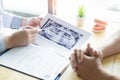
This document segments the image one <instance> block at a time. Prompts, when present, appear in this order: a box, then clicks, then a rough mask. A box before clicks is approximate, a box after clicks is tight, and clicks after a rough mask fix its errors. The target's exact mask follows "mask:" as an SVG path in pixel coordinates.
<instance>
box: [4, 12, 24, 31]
mask: <svg viewBox="0 0 120 80" xmlns="http://www.w3.org/2000/svg"><path fill="white" fill-rule="evenodd" d="M2 18H3V19H2V20H3V25H4V27H6V28H12V29H18V28H20V27H21V26H22V17H19V16H16V15H14V14H10V13H7V12H4V13H3V15H2Z"/></svg>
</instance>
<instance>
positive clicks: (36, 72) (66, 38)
mask: <svg viewBox="0 0 120 80" xmlns="http://www.w3.org/2000/svg"><path fill="white" fill-rule="evenodd" d="M51 24H52V26H49V28H47V26H48V25H51ZM42 25H43V26H42V31H41V32H40V33H39V35H38V37H37V39H36V41H35V43H34V44H30V45H29V46H25V47H18V48H13V49H11V50H9V51H8V52H6V53H5V54H3V55H2V56H0V64H2V65H5V66H8V67H10V68H13V69H16V70H18V71H21V72H24V73H27V74H29V75H32V76H35V77H38V78H42V79H45V80H54V79H55V77H56V76H57V75H58V74H59V73H60V72H61V71H62V70H63V69H64V68H65V67H66V66H67V65H68V63H69V60H68V58H69V56H70V54H71V53H72V50H73V49H74V48H80V47H81V46H83V44H84V43H85V42H86V41H87V40H88V38H89V37H90V35H91V34H90V33H88V32H86V31H84V30H80V29H79V28H77V27H75V26H73V25H70V24H68V23H66V22H64V21H62V20H60V19H58V18H56V17H54V16H52V15H50V14H48V15H47V16H46V17H45V19H44V20H43V24H42ZM54 25H56V26H54ZM59 25H60V26H59ZM56 30H57V31H56ZM75 34H76V35H75ZM46 35H47V36H46Z"/></svg>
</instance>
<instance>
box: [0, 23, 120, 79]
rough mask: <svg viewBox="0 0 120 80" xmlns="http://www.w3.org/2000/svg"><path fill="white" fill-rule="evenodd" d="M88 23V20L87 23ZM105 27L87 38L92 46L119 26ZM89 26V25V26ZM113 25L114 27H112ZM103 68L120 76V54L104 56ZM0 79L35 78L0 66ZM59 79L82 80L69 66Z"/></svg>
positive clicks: (90, 29) (87, 26) (87, 27)
mask: <svg viewBox="0 0 120 80" xmlns="http://www.w3.org/2000/svg"><path fill="white" fill-rule="evenodd" d="M87 24H89V22H88V23H87ZM87 24H85V26H84V27H82V28H83V29H86V30H88V31H90V32H92V26H91V25H87ZM113 25H114V26H113ZM113 25H110V26H108V27H107V29H106V31H105V32H103V33H93V32H92V34H93V36H92V37H91V39H90V40H89V42H90V43H92V45H93V47H96V44H98V45H99V44H101V43H102V41H103V40H104V39H106V38H107V37H108V36H109V35H111V34H112V33H113V32H114V31H115V30H117V29H118V28H119V25H116V26H115V24H113ZM90 26H91V27H90ZM113 27H114V28H113ZM102 63H103V66H104V68H105V69H106V70H107V71H108V72H110V73H113V74H115V75H119V76H120V74H119V73H120V54H116V55H113V56H110V57H108V58H105V59H104V60H103V61H102ZM0 80H37V79H34V78H32V77H30V76H26V75H24V74H21V73H18V72H15V71H12V70H10V69H7V68H4V67H1V66H0ZM60 80H82V79H80V78H78V77H77V76H76V74H75V72H73V70H72V69H71V66H69V67H68V68H67V70H66V71H65V72H64V74H63V75H62V76H61V78H60Z"/></svg>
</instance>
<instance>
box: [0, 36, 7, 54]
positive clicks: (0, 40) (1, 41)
mask: <svg viewBox="0 0 120 80" xmlns="http://www.w3.org/2000/svg"><path fill="white" fill-rule="evenodd" d="M5 49H6V48H5V43H4V39H3V38H0V55H1V54H2V52H4V51H5Z"/></svg>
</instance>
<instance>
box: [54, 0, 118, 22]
mask: <svg viewBox="0 0 120 80" xmlns="http://www.w3.org/2000/svg"><path fill="white" fill-rule="evenodd" d="M116 4H117V6H116ZM81 5H84V6H85V15H86V17H87V18H89V19H94V18H99V19H103V20H106V21H110V20H111V21H115V20H116V21H120V0H56V14H57V15H60V17H61V16H63V17H64V19H65V17H67V19H66V21H69V22H72V21H73V20H71V19H74V21H76V15H77V14H78V7H79V6H81ZM112 5H114V6H113V7H117V9H119V10H118V11H115V10H111V9H110V7H111V6H112ZM70 20H71V21H70ZM72 23H73V22H72Z"/></svg>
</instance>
